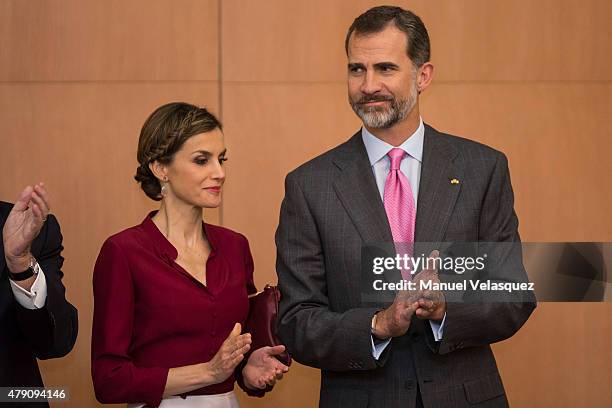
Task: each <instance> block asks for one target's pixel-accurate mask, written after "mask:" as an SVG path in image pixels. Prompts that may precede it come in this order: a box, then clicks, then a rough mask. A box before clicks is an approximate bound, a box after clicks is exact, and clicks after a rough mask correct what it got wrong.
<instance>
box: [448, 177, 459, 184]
mask: <svg viewBox="0 0 612 408" xmlns="http://www.w3.org/2000/svg"><path fill="white" fill-rule="evenodd" d="M450 183H451V184H459V180H457V179H456V178H454V179H451V181H450Z"/></svg>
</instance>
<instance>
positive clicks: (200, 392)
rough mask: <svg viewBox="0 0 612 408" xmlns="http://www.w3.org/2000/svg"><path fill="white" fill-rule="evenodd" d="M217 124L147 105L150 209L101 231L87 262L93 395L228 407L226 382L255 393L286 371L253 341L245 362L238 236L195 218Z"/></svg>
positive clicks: (209, 191) (175, 107) (217, 148)
mask: <svg viewBox="0 0 612 408" xmlns="http://www.w3.org/2000/svg"><path fill="white" fill-rule="evenodd" d="M225 156H226V149H225V144H224V141H223V133H222V132H221V125H220V123H219V122H218V121H217V119H216V118H215V117H214V116H213V115H212V114H210V113H209V112H208V111H206V110H205V109H202V108H198V107H196V106H193V105H189V104H185V103H171V104H167V105H164V106H162V107H160V108H158V109H157V110H156V111H155V112H153V114H152V115H151V116H150V117H149V118H148V119H147V121H146V122H145V124H144V126H143V128H142V131H141V134H140V140H139V143H138V162H139V163H140V166H139V167H138V170H137V173H136V176H135V178H136V180H137V181H138V182H139V183H140V185H141V187H142V189H143V190H144V192H145V193H146V194H147V196H149V197H150V198H152V199H154V200H158V201H161V206H160V208H159V210H158V211H154V212H152V213H150V214H149V215H147V216H146V217H145V219H144V221H143V222H142V223H141V224H140V225H137V226H134V227H132V228H129V229H126V230H124V231H122V232H120V233H118V234H116V235H113V236H112V237H110V238H108V239H107V240H106V242H105V243H104V245H103V246H102V249H101V251H100V255H99V256H98V260H97V262H96V266H95V270H94V278H93V284H94V318H93V334H92V376H93V382H94V388H95V392H96V397H97V398H98V400H99V401H100V402H102V403H129V404H132V405H131V406H134V407H144V406H151V407H157V406H161V407H219V408H221V407H223V408H233V407H238V402H237V399H236V396H235V395H234V392H233V388H234V380H237V381H238V383H239V385H240V386H241V387H242V388H243V389H244V390H245V391H246V392H247V393H248V394H249V395H257V396H261V395H263V393H264V392H265V390H266V389H269V388H270V386H272V385H274V383H275V382H276V380H278V379H280V378H282V375H283V373H284V372H286V371H287V370H288V368H287V367H286V366H285V365H283V364H282V363H280V362H279V361H278V360H277V359H276V358H275V357H274V356H275V355H277V354H280V353H282V352H283V351H284V346H277V347H263V348H261V349H258V350H255V351H253V352H252V353H251V354H250V356H249V357H248V359H246V360H245V353H246V352H247V351H248V350H249V347H250V343H251V339H250V335H249V334H248V333H245V334H241V323H244V322H245V321H246V317H247V314H248V307H249V302H248V295H249V294H251V293H254V292H255V291H256V289H255V285H254V284H253V259H252V257H251V253H250V250H249V244H248V242H247V240H246V238H245V237H244V236H243V235H241V234H238V233H236V232H233V231H231V230H228V229H226V228H222V227H218V226H214V225H210V224H206V223H204V222H203V219H202V209H203V208H216V207H218V206H219V204H220V202H221V188H222V186H223V183H224V181H225V172H224V170H223V162H224V161H226V160H227V159H226V157H225Z"/></svg>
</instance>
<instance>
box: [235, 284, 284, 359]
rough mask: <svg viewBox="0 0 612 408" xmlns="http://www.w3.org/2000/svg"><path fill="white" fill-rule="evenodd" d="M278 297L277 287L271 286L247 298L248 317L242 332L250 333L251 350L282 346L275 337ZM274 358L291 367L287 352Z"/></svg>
mask: <svg viewBox="0 0 612 408" xmlns="http://www.w3.org/2000/svg"><path fill="white" fill-rule="evenodd" d="M280 297H281V294H280V291H279V290H278V287H276V286H272V285H266V287H265V288H264V289H263V290H262V291H261V292H258V293H255V294H253V295H250V296H249V317H248V318H247V322H246V325H245V330H244V331H245V332H246V333H251V350H257V349H258V348H261V347H265V346H278V345H279V344H282V343H281V342H280V340H279V339H278V337H277V336H276V319H277V316H278V302H279V301H280ZM276 358H278V360H279V361H280V362H281V363H283V364H285V365H286V366H290V365H291V356H290V355H289V353H288V352H287V350H285V351H284V352H283V353H282V354H279V355H278V356H276Z"/></svg>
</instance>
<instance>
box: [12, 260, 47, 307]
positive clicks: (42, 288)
mask: <svg viewBox="0 0 612 408" xmlns="http://www.w3.org/2000/svg"><path fill="white" fill-rule="evenodd" d="M34 268H35V269H37V272H38V273H37V275H36V279H35V280H34V283H33V284H32V287H31V288H30V290H25V289H24V288H22V287H21V286H19V285H18V284H16V283H15V282H13V281H12V280H10V279H9V282H10V283H11V289H12V290H13V295H15V300H17V303H19V304H20V305H21V306H23V307H25V308H26V309H40V308H42V307H43V306H44V305H45V301H46V300H47V280H46V279H45V274H44V273H43V271H42V269H40V266H38V264H34Z"/></svg>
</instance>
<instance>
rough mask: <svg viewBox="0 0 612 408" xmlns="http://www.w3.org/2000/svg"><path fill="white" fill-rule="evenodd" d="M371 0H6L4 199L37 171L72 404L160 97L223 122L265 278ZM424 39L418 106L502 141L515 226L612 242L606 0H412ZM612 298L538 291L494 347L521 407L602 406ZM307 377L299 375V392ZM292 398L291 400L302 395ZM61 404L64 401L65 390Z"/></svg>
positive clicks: (341, 101)
mask: <svg viewBox="0 0 612 408" xmlns="http://www.w3.org/2000/svg"><path fill="white" fill-rule="evenodd" d="M376 4H378V3H376V2H372V1H348V0H347V1H333V2H330V1H325V0H311V1H309V2H297V1H296V2H293V1H292V2H287V1H282V0H269V1H257V2H255V1H236V0H224V1H217V0H179V1H171V0H154V1H146V0H130V1H119V0H113V1H103V2H94V1H88V2H83V1H79V0H63V1H59V0H56V1H52V0H32V1H19V0H0V174H3V177H1V178H0V199H3V200H9V201H12V200H14V199H15V197H16V196H17V195H18V193H19V191H20V189H21V188H22V186H24V185H26V184H28V183H33V182H35V181H38V180H44V181H45V182H46V183H47V185H48V186H49V189H50V190H51V191H52V195H53V203H54V208H53V211H54V213H55V214H57V216H58V218H59V219H60V222H61V225H62V229H63V233H64V244H65V247H66V250H65V257H66V264H65V269H64V270H65V273H66V278H65V283H66V286H67V288H68V296H69V297H70V299H71V300H72V301H73V303H74V304H75V305H76V306H77V307H78V309H79V313H80V324H81V329H80V335H79V340H78V342H77V345H76V347H75V350H74V351H73V352H72V353H71V354H70V355H69V356H68V357H67V358H64V359H62V360H55V361H49V362H44V363H43V364H42V368H43V373H44V377H45V381H46V383H47V385H49V386H53V385H56V386H59V385H64V386H67V387H68V388H69V389H70V391H71V393H72V396H73V397H72V400H71V403H70V404H63V405H61V406H71V407H72V406H74V407H90V406H91V407H94V406H97V403H96V402H95V398H94V397H93V392H92V386H91V380H90V375H89V342H90V329H91V306H92V299H91V283H90V282H91V271H92V267H93V263H94V261H95V257H96V255H97V252H98V250H99V248H100V246H101V243H102V241H103V240H104V238H105V237H107V236H108V235H110V234H111V233H113V232H116V231H118V230H120V229H123V228H125V227H127V226H130V225H133V224H135V223H137V222H139V221H140V220H141V219H142V218H143V217H144V215H145V213H146V212H147V211H148V210H150V209H152V208H154V207H155V204H154V203H152V202H151V201H148V200H147V199H146V198H145V197H144V195H143V194H142V193H141V192H140V191H139V190H138V187H137V185H136V184H135V182H134V181H133V179H132V176H133V174H134V171H135V168H136V160H135V150H136V141H137V137H138V132H139V129H140V126H141V125H142V122H143V121H144V119H145V118H146V116H147V115H148V114H149V113H150V112H151V111H152V110H153V109H154V108H155V107H157V106H158V105H160V104H162V103H165V102H168V101H172V100H184V101H189V102H193V103H197V104H201V105H206V106H207V107H209V108H211V110H212V111H214V112H216V113H218V114H219V115H220V116H221V117H222V120H223V122H224V124H225V129H226V132H225V133H226V137H227V144H228V147H229V152H230V153H229V157H230V162H228V167H229V170H228V183H227V184H226V190H225V196H224V204H223V206H222V208H221V209H220V210H219V211H212V212H210V214H207V216H208V218H209V219H210V220H212V221H213V222H221V223H222V224H223V225H226V226H228V227H230V228H233V229H236V230H239V231H241V232H243V233H244V234H246V235H247V237H248V238H249V239H250V241H251V247H252V250H253V254H254V257H255V261H256V280H257V283H258V285H259V286H261V285H263V284H264V283H266V282H275V281H276V276H275V273H274V257H275V248H274V243H273V234H274V230H275V228H276V224H277V220H278V210H279V207H280V202H281V199H282V196H283V179H284V176H285V174H286V173H287V172H288V171H289V170H291V169H292V168H294V167H296V166H297V165H299V164H300V163H302V162H304V161H306V160H308V159H309V158H311V157H313V156H315V155H316V154H318V153H320V152H323V151H324V150H326V149H328V148H331V147H332V146H334V145H336V144H338V143H340V142H342V141H344V140H345V139H347V138H348V137H349V136H350V135H351V134H352V133H353V132H354V131H355V130H357V129H358V126H359V122H358V120H357V118H356V117H355V116H354V114H353V113H352V111H351V110H350V107H349V106H348V103H347V102H346V87H345V64H346V61H345V56H344V49H343V40H344V33H345V30H346V28H347V27H348V26H349V25H350V23H351V21H352V19H353V18H354V17H356V16H357V15H358V14H359V13H360V12H362V11H364V10H365V9H367V8H368V7H370V6H372V5H376ZM398 4H400V5H403V6H405V7H406V8H410V9H412V10H414V11H415V12H417V14H419V15H421V17H422V18H423V19H424V21H425V23H426V24H427V26H428V29H429V32H430V36H431V40H432V51H433V58H432V61H433V63H434V64H435V66H436V73H435V80H434V85H433V86H432V87H431V88H430V89H429V90H427V91H426V92H425V94H424V95H423V97H422V100H421V109H422V115H423V118H424V120H425V121H426V122H428V123H430V124H432V125H433V126H434V127H436V128H438V129H439V130H442V131H447V132H450V133H454V134H458V135H462V136H466V137H469V138H472V139H475V140H478V141H482V142H484V143H487V144H489V145H491V146H493V147H495V148H498V149H501V150H503V151H504V152H505V153H506V154H507V155H508V158H509V160H510V169H511V173H512V181H513V186H514V190H515V195H516V210H517V212H518V215H519V217H520V220H521V227H520V230H521V234H522V237H523V239H524V240H525V241H580V240H587V241H612V228H611V226H612V215H610V211H609V208H611V207H612V193H611V192H610V191H611V189H609V188H608V186H607V185H608V183H609V180H608V179H607V178H608V177H610V176H611V175H612V160H610V159H609V156H608V155H609V152H608V151H609V150H610V148H611V147H612V142H611V141H610V136H611V135H610V131H609V130H608V127H609V124H608V123H607V122H608V119H609V117H611V116H612V85H611V83H610V80H611V79H612V78H611V77H612V70H611V69H610V67H611V65H612V57H611V56H612V42H611V41H610V38H612V26H611V25H610V24H609V21H610V20H611V17H612V5H611V3H609V2H608V1H605V0H600V1H598V0H586V1H579V0H574V1H570V0H563V1H556V0H548V1H529V0H521V1H514V2H506V1H488V0H480V1H475V0H474V1H455V0H446V1H437V2H431V1H411V2H399V3H398ZM610 312H612V308H611V305H610V304H560V303H559V304H552V303H548V304H540V306H539V308H538V309H537V310H536V312H535V313H534V315H533V316H532V318H531V319H530V320H529V321H528V323H527V324H526V326H525V327H524V328H523V330H521V331H520V332H519V333H518V334H517V335H516V336H514V337H513V338H512V339H511V340H508V341H505V342H503V343H501V344H497V345H495V346H494V349H495V352H496V356H497V358H498V364H499V366H500V370H501V372H502V376H503V378H504V383H505V385H506V388H507V390H508V393H509V398H510V402H511V404H512V405H513V406H517V407H531V406H558V407H563V406H583V405H584V406H602V407H604V406H610V405H612V392H611V391H610V387H609V384H610V372H611V371H612V353H610V351H609V349H608V348H607V345H608V342H609V341H610V340H611V339H612V323H611V321H612V320H611V319H610ZM318 381H319V374H318V372H317V371H316V370H313V369H310V368H306V367H301V366H299V365H297V364H296V365H295V366H294V367H293V368H292V372H291V374H290V375H289V376H288V377H287V379H286V380H283V381H282V382H281V383H280V384H279V385H278V386H277V389H276V390H275V392H274V393H272V394H271V395H269V396H268V397H266V398H265V399H263V400H254V399H247V398H241V400H242V401H243V406H245V407H264V406H266V407H267V406H290V405H291V406H293V407H311V406H314V405H315V404H316V402H317V400H318ZM297 390H299V391H297ZM297 396H299V400H298V399H297ZM58 406H60V405H58Z"/></svg>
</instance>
